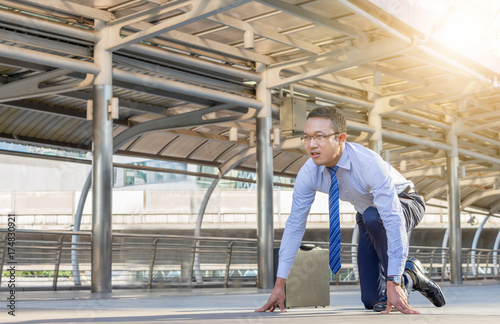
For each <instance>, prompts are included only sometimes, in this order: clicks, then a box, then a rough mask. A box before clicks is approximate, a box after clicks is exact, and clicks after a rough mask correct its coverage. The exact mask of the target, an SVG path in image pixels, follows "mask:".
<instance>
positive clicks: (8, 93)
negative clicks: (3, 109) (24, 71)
mask: <svg viewBox="0 0 500 324" xmlns="http://www.w3.org/2000/svg"><path fill="white" fill-rule="evenodd" d="M71 72H72V71H71V70H67V69H58V70H53V71H50V72H45V73H41V74H38V75H35V76H33V77H30V78H25V79H22V80H18V81H14V82H10V83H7V84H4V85H1V86H0V102H3V101H11V100H18V99H25V98H31V97H35V96H39V95H48V94H55V93H59V92H64V91H70V90H72V89H81V88H86V87H89V86H91V85H92V83H93V80H94V76H93V75H92V74H87V77H86V78H85V79H84V80H82V81H75V82H72V83H67V84H63V85H56V86H50V87H42V84H43V83H44V82H46V81H49V80H51V79H54V78H57V77H60V76H64V75H67V74H69V73H71Z"/></svg>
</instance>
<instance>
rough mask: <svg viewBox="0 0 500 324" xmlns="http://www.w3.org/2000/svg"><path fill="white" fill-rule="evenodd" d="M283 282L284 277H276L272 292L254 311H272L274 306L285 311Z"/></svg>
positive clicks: (284, 280)
mask: <svg viewBox="0 0 500 324" xmlns="http://www.w3.org/2000/svg"><path fill="white" fill-rule="evenodd" d="M285 282H286V279H283V278H279V277H278V278H276V283H275V284H274V289H273V292H272V293H271V296H269V300H268V301H267V303H266V304H265V305H264V306H262V307H260V308H257V309H256V310H255V312H267V311H270V312H274V310H275V309H276V306H278V307H279V308H280V310H281V311H282V312H286V309H285Z"/></svg>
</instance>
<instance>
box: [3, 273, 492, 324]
mask: <svg viewBox="0 0 500 324" xmlns="http://www.w3.org/2000/svg"><path fill="white" fill-rule="evenodd" d="M441 287H442V289H443V292H444V294H445V296H446V300H447V305H446V306H444V307H442V308H436V307H434V306H433V305H432V304H431V303H429V302H428V301H427V300H426V299H425V298H424V297H422V296H421V295H420V294H419V293H418V292H414V293H412V294H411V295H410V304H411V305H412V306H413V307H414V308H416V309H418V310H420V311H421V313H422V314H420V315H402V314H400V313H398V312H394V313H391V314H390V315H381V314H378V313H375V312H373V311H368V310H365V309H364V308H363V307H362V305H361V302H360V294H359V287H358V286H356V285H350V286H331V290H330V292H331V296H330V297H331V298H330V306H329V307H325V308H314V307H307V308H292V309H289V310H288V311H287V312H286V313H280V312H275V313H254V312H253V310H254V309H255V308H258V307H260V306H262V305H263V304H264V303H265V302H266V301H267V298H268V296H269V293H270V290H259V289H255V288H229V289H213V288H208V289H195V290H190V289H182V290H173V289H166V290H163V289H162V290H155V289H153V290H135V289H134V290H114V291H113V292H112V293H111V294H107V295H98V294H92V293H90V292H89V291H83V290H79V291H18V292H16V295H15V297H16V304H15V305H16V311H15V314H16V316H15V317H13V316H10V315H8V313H7V311H8V308H5V307H2V309H3V310H2V312H3V314H1V315H0V323H25V324H35V323H36V324H45V323H47V324H49V323H50V324H63V323H120V324H121V323H127V324H133V323H180V324H188V323H200V324H201V323H203V324H205V323H207V324H219V323H231V324H233V323H237V324H239V323H242V324H243V323H252V324H253V323H256V324H257V323H287V324H288V323H315V324H319V323H371V324H372V323H384V324H390V323H440V324H442V323H453V324H459V323H498V321H499V318H500V307H499V305H500V281H497V280H492V281H480V282H479V281H470V282H465V283H464V284H463V285H452V284H450V283H441ZM1 294H2V295H3V296H2V300H3V301H5V300H6V299H5V298H4V297H5V294H6V292H5V291H4V292H1Z"/></svg>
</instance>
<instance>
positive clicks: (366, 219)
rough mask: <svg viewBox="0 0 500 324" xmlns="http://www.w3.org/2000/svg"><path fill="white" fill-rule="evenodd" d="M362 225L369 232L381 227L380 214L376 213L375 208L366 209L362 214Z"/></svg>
mask: <svg viewBox="0 0 500 324" xmlns="http://www.w3.org/2000/svg"><path fill="white" fill-rule="evenodd" d="M362 219H363V223H364V225H365V227H366V229H367V230H368V232H371V231H372V230H377V229H379V228H380V226H382V220H381V219H380V214H379V213H378V211H377V209H376V208H375V207H368V208H367V209H366V210H365V211H364V212H363V216H362Z"/></svg>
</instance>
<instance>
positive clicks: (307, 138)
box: [300, 132, 340, 144]
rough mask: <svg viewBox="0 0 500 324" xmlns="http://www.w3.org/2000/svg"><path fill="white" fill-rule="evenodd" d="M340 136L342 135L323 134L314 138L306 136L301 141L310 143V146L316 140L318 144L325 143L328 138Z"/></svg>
mask: <svg viewBox="0 0 500 324" xmlns="http://www.w3.org/2000/svg"><path fill="white" fill-rule="evenodd" d="M338 134H340V132H337V133H333V134H330V135H323V134H317V135H314V136H308V135H304V136H302V137H301V138H300V139H301V140H302V142H304V143H308V144H309V143H310V142H311V140H314V141H315V142H316V143H323V142H324V141H325V140H326V139H327V138H328V137H330V136H334V135H338Z"/></svg>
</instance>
